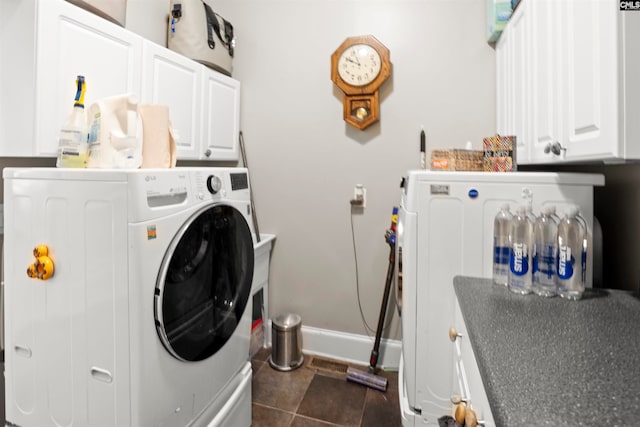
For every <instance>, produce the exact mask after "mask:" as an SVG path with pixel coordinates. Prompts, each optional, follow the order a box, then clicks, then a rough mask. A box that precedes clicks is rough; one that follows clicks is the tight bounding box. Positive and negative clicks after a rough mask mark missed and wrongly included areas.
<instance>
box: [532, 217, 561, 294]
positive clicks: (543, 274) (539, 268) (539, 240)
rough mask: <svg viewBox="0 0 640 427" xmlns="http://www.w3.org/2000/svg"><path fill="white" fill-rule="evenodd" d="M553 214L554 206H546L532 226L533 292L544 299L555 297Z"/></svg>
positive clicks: (556, 250)
mask: <svg viewBox="0 0 640 427" xmlns="http://www.w3.org/2000/svg"><path fill="white" fill-rule="evenodd" d="M555 214H556V207H555V206H546V207H545V208H543V209H542V212H541V214H540V216H539V217H538V218H537V220H536V222H535V224H534V226H533V236H534V237H533V241H534V248H535V250H534V252H535V254H534V257H533V292H534V293H535V294H536V295H540V296H544V297H552V296H554V295H556V257H557V254H558V240H557V239H558V223H557V218H556V216H555Z"/></svg>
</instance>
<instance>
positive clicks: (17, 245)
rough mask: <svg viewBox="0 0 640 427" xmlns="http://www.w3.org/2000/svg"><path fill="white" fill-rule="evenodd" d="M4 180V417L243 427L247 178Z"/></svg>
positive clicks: (107, 174)
mask: <svg viewBox="0 0 640 427" xmlns="http://www.w3.org/2000/svg"><path fill="white" fill-rule="evenodd" d="M3 176H4V211H5V224H4V225H5V293H6V295H5V296H6V323H5V332H6V354H5V358H6V362H5V377H6V393H5V403H6V420H7V422H8V423H11V424H14V425H18V426H24V427H27V426H48V425H51V426H88V425H92V426H118V427H120V426H135V427H144V426H187V425H189V426H214V425H221V426H223V425H228V426H234V427H235V426H242V425H245V426H248V425H250V424H251V365H250V362H249V361H248V355H249V338H250V329H251V310H250V304H251V302H250V289H251V282H252V277H253V263H254V258H253V256H254V253H253V240H252V230H251V224H252V222H251V220H250V219H251V214H252V213H251V210H250V198H249V180H248V174H247V170H246V169H243V168H175V169H147V170H131V171H125V170H74V169H56V168H28V169H19V168H7V169H5V170H4V172H3ZM51 270H52V271H51Z"/></svg>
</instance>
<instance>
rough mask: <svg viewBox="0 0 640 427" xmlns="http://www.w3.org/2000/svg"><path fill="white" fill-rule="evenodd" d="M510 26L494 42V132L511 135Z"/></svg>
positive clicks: (511, 77)
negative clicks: (495, 109)
mask: <svg viewBox="0 0 640 427" xmlns="http://www.w3.org/2000/svg"><path fill="white" fill-rule="evenodd" d="M510 28H511V27H508V26H507V28H505V29H504V31H503V32H502V35H501V36H500V38H499V39H498V41H497V42H496V108H497V111H496V132H498V134H500V135H512V132H511V129H512V128H513V120H512V118H513V108H512V107H513V105H512V103H511V99H512V93H513V76H512V75H511V73H510V72H509V70H510V66H511V56H510V55H509V54H510V53H511V37H510V36H509V29H510Z"/></svg>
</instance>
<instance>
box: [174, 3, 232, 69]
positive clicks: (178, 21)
mask: <svg viewBox="0 0 640 427" xmlns="http://www.w3.org/2000/svg"><path fill="white" fill-rule="evenodd" d="M169 7H170V9H169V28H168V34H167V46H168V47H169V49H171V50H173V51H176V52H178V53H181V54H182V55H184V56H186V57H188V58H191V59H193V60H195V61H198V62H200V63H202V64H204V65H206V66H207V67H210V68H213V69H214V70H217V71H220V72H222V73H224V74H226V75H228V76H230V75H231V63H232V59H233V49H234V47H235V39H234V35H233V25H231V23H230V22H229V21H227V20H225V19H224V18H223V17H221V16H220V15H218V14H217V13H215V12H214V11H213V9H212V8H211V6H209V4H207V2H206V1H204V0H171V1H170V3H169Z"/></svg>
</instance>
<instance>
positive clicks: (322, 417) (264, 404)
mask: <svg viewBox="0 0 640 427" xmlns="http://www.w3.org/2000/svg"><path fill="white" fill-rule="evenodd" d="M270 355H271V351H270V349H262V350H260V351H259V352H258V353H257V354H256V355H255V356H254V357H253V359H252V360H251V364H252V367H253V379H252V401H253V404H252V410H253V424H252V426H253V427H329V426H355V427H360V426H362V427H396V426H397V427H401V426H402V422H401V420H400V406H399V402H398V375H397V373H396V372H379V373H378V375H381V376H385V377H386V378H387V379H388V387H387V391H386V392H381V391H378V390H374V389H371V388H369V387H365V386H363V385H360V384H356V383H352V382H348V381H347V380H346V373H344V372H339V370H336V369H332V368H331V365H332V363H331V362H332V361H328V362H329V363H324V362H325V361H327V359H324V358H318V357H315V356H309V355H305V361H304V364H303V366H301V367H300V368H298V369H295V370H293V371H288V372H281V371H277V370H275V369H273V368H272V367H271V366H270V365H269V362H268V359H269V356H270ZM314 359H315V361H314ZM334 364H335V363H334ZM341 364H342V362H338V363H337V364H335V365H341ZM327 366H328V367H329V368H327ZM353 367H356V368H359V369H362V370H365V371H366V367H359V366H353Z"/></svg>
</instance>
